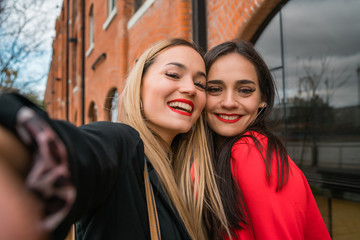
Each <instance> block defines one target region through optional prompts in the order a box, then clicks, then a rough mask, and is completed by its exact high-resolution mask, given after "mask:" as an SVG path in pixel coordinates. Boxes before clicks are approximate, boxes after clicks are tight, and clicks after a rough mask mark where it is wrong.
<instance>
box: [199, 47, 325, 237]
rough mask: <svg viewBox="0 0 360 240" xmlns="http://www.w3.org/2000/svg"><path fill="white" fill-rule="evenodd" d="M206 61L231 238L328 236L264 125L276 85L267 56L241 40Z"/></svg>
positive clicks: (301, 181)
mask: <svg viewBox="0 0 360 240" xmlns="http://www.w3.org/2000/svg"><path fill="white" fill-rule="evenodd" d="M205 63H206V70H207V75H208V82H207V103H206V120H207V123H208V126H209V128H210V129H211V138H212V141H211V142H212V148H213V149H214V152H213V159H214V165H215V169H216V170H215V171H216V174H217V176H218V178H217V182H218V187H219V190H220V193H221V199H222V201H223V205H224V208H225V213H226V216H227V219H228V222H229V225H230V227H231V232H232V234H233V239H292V240H294V239H299V240H300V239H314V240H321V239H330V237H329V233H328V231H327V229H326V226H325V224H324V221H323V219H322V217H321V215H320V212H319V210H318V207H317V205H316V202H315V200H314V197H313V194H312V192H311V190H310V187H309V184H308V182H307V180H306V178H305V176H304V174H303V173H302V172H301V170H300V169H299V168H298V167H297V166H296V165H295V163H294V162H293V161H292V160H291V159H290V158H289V156H288V155H287V152H286V150H285V148H284V146H283V144H282V143H281V141H280V139H279V138H278V137H277V136H276V135H274V134H273V133H272V132H271V131H269V129H268V127H267V125H266V119H267V117H268V116H269V114H270V112H271V110H272V108H273V105H274V97H275V84H274V80H273V78H272V75H271V73H270V71H269V69H268V67H267V66H266V64H265V62H264V61H263V59H262V58H261V57H260V55H259V54H258V53H257V52H256V50H255V49H254V48H253V46H252V45H251V44H249V43H246V42H244V41H241V40H237V41H229V42H225V43H222V44H220V45H218V46H216V47H214V48H213V49H211V50H210V51H209V52H208V53H207V54H206V55H205ZM206 216H207V220H208V222H212V224H209V226H212V227H209V228H208V229H214V227H213V226H216V225H217V224H218V223H217V220H215V221H214V220H212V218H211V216H213V215H212V214H207V215H206ZM212 231H214V230H212ZM214 235H216V236H217V238H222V236H223V235H222V233H219V232H214Z"/></svg>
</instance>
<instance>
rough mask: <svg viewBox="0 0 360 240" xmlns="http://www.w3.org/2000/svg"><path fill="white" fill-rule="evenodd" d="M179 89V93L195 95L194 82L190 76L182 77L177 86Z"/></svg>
mask: <svg viewBox="0 0 360 240" xmlns="http://www.w3.org/2000/svg"><path fill="white" fill-rule="evenodd" d="M179 91H180V92H181V93H184V94H187V95H190V96H192V95H195V94H196V87H195V84H194V81H193V79H192V78H190V77H189V78H186V79H183V81H182V82H181V86H180V88H179Z"/></svg>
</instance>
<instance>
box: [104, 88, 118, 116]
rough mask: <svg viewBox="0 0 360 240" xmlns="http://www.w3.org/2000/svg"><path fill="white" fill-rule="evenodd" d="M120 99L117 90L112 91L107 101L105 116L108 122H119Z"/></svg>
mask: <svg viewBox="0 0 360 240" xmlns="http://www.w3.org/2000/svg"><path fill="white" fill-rule="evenodd" d="M118 98H119V94H118V92H117V89H116V88H113V89H111V90H110V91H109V93H108V95H107V98H106V101H105V116H106V118H107V119H106V120H108V121H112V122H118V100H119V99H118Z"/></svg>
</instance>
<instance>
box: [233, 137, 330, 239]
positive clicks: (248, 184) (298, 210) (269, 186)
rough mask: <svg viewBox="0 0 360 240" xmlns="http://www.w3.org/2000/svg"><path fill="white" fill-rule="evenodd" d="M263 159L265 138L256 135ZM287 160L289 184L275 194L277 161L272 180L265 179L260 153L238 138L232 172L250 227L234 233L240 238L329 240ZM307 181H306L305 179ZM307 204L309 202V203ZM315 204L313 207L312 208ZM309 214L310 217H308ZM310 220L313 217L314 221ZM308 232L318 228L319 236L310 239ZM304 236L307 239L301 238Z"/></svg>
mask: <svg viewBox="0 0 360 240" xmlns="http://www.w3.org/2000/svg"><path fill="white" fill-rule="evenodd" d="M257 138H258V140H259V141H260V144H261V146H263V147H262V150H261V151H262V154H263V156H265V152H266V149H265V147H264V146H266V145H267V139H266V138H265V137H264V136H262V135H259V134H257ZM289 161H290V163H289V164H290V174H289V181H288V183H287V184H286V185H285V186H284V187H283V189H282V190H281V191H276V181H277V175H276V172H277V167H276V158H275V160H274V161H273V163H272V175H273V177H272V179H271V181H270V182H269V181H268V180H267V179H266V176H265V164H264V160H263V158H262V156H261V153H260V151H259V150H258V148H257V147H256V145H255V144H254V141H253V140H252V139H251V138H250V137H246V138H242V139H240V140H239V141H238V142H237V143H236V144H235V145H234V147H233V149H232V171H233V175H234V179H236V181H237V182H238V184H239V186H240V188H241V191H242V193H243V196H244V199H245V203H246V206H247V209H248V214H249V216H248V217H249V219H250V226H247V227H246V229H245V230H240V231H238V232H237V236H238V237H239V238H241V239H293V240H295V239H330V237H329V234H328V232H327V230H326V227H325V229H324V228H323V226H325V224H324V222H323V220H322V218H321V215H320V213H319V210H318V208H317V206H316V203H315V201H311V199H314V198H313V196H312V194H311V191H310V192H309V189H308V185H307V182H306V184H305V182H304V177H303V174H302V172H301V171H300V170H299V169H298V168H297V167H296V165H295V164H294V163H293V162H292V161H291V159H289ZM305 181H306V179H305ZM309 199H310V201H309V202H308V200H309ZM314 204H315V205H314ZM310 215H311V217H310ZM312 217H316V218H317V219H316V220H314V219H312ZM309 226H312V227H311V229H314V230H315V229H316V227H318V226H321V229H322V232H321V234H318V235H316V237H314V236H311V235H312V234H313V233H312V232H313V231H308V229H310V228H309ZM304 237H306V238H304Z"/></svg>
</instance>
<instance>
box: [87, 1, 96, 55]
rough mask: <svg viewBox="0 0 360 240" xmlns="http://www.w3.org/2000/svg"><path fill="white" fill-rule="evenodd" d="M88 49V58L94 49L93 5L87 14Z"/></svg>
mask: <svg viewBox="0 0 360 240" xmlns="http://www.w3.org/2000/svg"><path fill="white" fill-rule="evenodd" d="M89 43H90V44H89V49H88V50H87V51H86V56H89V55H90V54H91V52H92V50H93V49H94V5H91V7H90V12H89Z"/></svg>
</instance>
